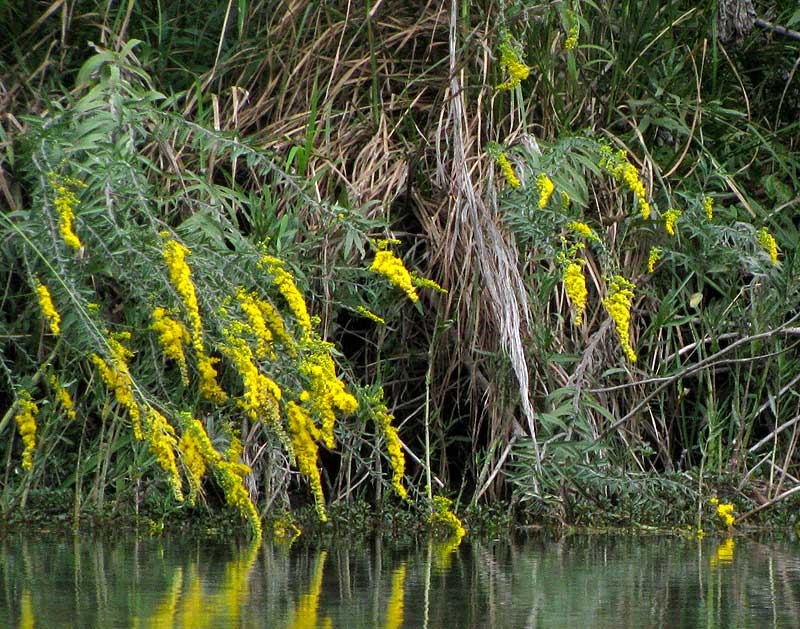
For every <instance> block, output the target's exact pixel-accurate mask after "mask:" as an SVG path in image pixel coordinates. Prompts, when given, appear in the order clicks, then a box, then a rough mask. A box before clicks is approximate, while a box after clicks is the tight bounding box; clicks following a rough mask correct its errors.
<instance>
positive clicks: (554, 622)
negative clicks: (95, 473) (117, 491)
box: [0, 534, 800, 629]
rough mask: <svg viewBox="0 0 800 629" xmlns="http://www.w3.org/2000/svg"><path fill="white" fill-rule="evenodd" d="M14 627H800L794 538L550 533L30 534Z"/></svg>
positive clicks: (4, 593)
mask: <svg viewBox="0 0 800 629" xmlns="http://www.w3.org/2000/svg"><path fill="white" fill-rule="evenodd" d="M0 552H1V553H2V554H1V555H0V586H1V587H2V590H1V591H0V626H2V627H25V628H26V629H27V628H29V627H40V628H47V629H50V628H55V627H79V628H90V627H102V628H111V627H191V628H192V629H198V628H202V627H224V628H228V627H275V628H279V629H282V628H287V629H288V628H299V627H308V628H311V627H323V628H331V629H339V628H347V629H350V628H360V627H369V628H371V629H373V628H393V629H396V628H398V627H414V628H421V627H429V628H447V629H450V628H464V627H475V628H481V629H484V628H491V629H494V628H496V629H500V628H507V627H508V628H510V627H570V628H576V627H578V628H583V627H603V628H607V627H635V628H637V629H638V628H641V627H670V628H678V627H758V628H764V627H797V626H800V543H798V541H797V540H794V539H782V540H775V539H760V540H754V539H747V538H738V537H737V538H736V539H735V540H725V539H711V538H707V539H705V540H703V541H692V540H685V539H681V538H674V537H633V536H569V537H565V538H562V539H560V540H557V539H554V538H553V537H550V536H541V537H539V536H534V537H527V538H525V539H523V540H520V541H517V542H514V543H509V542H494V543H488V542H476V541H474V542H472V543H469V542H467V541H465V542H463V543H462V544H461V546H460V547H458V548H453V547H451V546H448V545H447V544H437V543H432V542H424V541H423V542H421V543H420V544H419V545H418V546H415V547H412V548H405V549H397V548H390V547H389V546H388V545H385V544H381V543H380V541H374V542H370V543H368V544H351V545H347V544H339V545H336V546H333V547H331V548H329V549H327V550H320V549H317V548H308V547H303V546H302V545H301V544H299V543H296V544H295V545H294V546H292V547H288V546H286V545H272V544H270V543H264V544H263V545H261V546H260V547H256V546H247V545H237V544H235V543H228V544H220V543H218V542H217V543H212V542H209V541H197V540H194V541H184V540H181V539H176V538H174V537H164V538H156V539H149V538H145V539H137V538H135V537H132V536H128V535H119V536H118V537H112V538H109V537H108V536H106V537H72V536H63V535H62V536H58V535H53V534H47V535H45V534H24V535H23V534H18V535H10V536H7V537H5V538H3V539H1V540H0Z"/></svg>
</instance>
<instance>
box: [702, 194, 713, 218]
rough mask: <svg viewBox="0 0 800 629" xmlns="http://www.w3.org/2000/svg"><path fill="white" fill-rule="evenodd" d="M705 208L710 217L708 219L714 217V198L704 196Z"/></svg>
mask: <svg viewBox="0 0 800 629" xmlns="http://www.w3.org/2000/svg"><path fill="white" fill-rule="evenodd" d="M703 210H704V211H705V213H706V216H707V217H708V220H713V219H714V199H712V198H711V197H704V198H703Z"/></svg>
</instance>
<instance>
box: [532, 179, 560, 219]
mask: <svg viewBox="0 0 800 629" xmlns="http://www.w3.org/2000/svg"><path fill="white" fill-rule="evenodd" d="M536 189H537V190H538V191H539V209H540V210H543V209H544V208H545V207H546V206H547V202H548V201H550V196H551V195H552V194H553V191H554V190H555V189H556V187H555V185H554V184H553V182H552V180H551V179H550V177H548V176H547V174H546V173H541V174H540V175H539V176H538V177H537V178H536Z"/></svg>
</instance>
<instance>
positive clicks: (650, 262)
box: [647, 247, 661, 273]
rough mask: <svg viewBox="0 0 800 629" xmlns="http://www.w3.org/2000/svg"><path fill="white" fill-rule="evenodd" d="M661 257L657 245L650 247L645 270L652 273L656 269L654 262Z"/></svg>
mask: <svg viewBox="0 0 800 629" xmlns="http://www.w3.org/2000/svg"><path fill="white" fill-rule="evenodd" d="M660 259H661V249H659V248H658V247H650V253H649V254H648V255H647V272H648V273H652V272H653V271H655V270H656V262H658V261H659V260H660Z"/></svg>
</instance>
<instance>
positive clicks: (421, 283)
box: [411, 273, 447, 295]
mask: <svg viewBox="0 0 800 629" xmlns="http://www.w3.org/2000/svg"><path fill="white" fill-rule="evenodd" d="M411 281H412V282H414V286H416V287H417V288H430V289H431V290H435V291H436V292H438V293H442V294H444V295H447V289H446V288H442V287H441V286H439V285H438V284H437V283H436V282H434V281H433V280H430V279H428V278H427V277H421V276H419V275H417V274H416V273H412V274H411Z"/></svg>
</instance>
